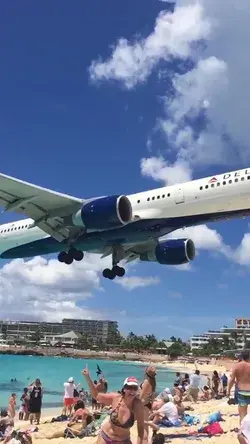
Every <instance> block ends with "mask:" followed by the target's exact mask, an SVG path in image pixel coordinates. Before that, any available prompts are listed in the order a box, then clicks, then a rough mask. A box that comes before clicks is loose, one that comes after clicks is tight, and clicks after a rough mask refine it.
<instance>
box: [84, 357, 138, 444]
mask: <svg viewBox="0 0 250 444" xmlns="http://www.w3.org/2000/svg"><path fill="white" fill-rule="evenodd" d="M82 374H83V376H84V377H85V378H86V381H87V384H88V386H89V389H90V392H91V396H92V397H93V398H94V399H96V400H97V402H99V403H100V404H104V405H106V406H111V407H112V410H111V413H110V415H109V417H108V419H107V420H105V421H104V422H103V424H102V426H101V430H100V434H99V437H98V443H99V444H115V443H116V444H118V443H119V444H132V442H131V439H130V429H131V428H132V427H133V425H134V423H135V421H136V422H137V434H138V437H137V444H142V442H143V434H144V410H143V404H142V402H141V400H140V399H139V398H138V396H137V395H138V389H139V384H138V381H137V379H136V378H134V377H133V376H130V377H128V378H126V379H125V381H124V383H123V387H122V390H121V393H117V392H112V393H100V392H98V390H97V387H96V386H95V385H94V383H93V381H92V379H91V377H90V374H89V371H88V368H87V366H86V368H85V369H84V370H83V371H82Z"/></svg>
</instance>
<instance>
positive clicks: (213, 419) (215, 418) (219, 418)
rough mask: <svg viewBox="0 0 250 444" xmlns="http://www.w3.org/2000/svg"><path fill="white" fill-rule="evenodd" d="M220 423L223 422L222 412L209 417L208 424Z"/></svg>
mask: <svg viewBox="0 0 250 444" xmlns="http://www.w3.org/2000/svg"><path fill="white" fill-rule="evenodd" d="M220 421H223V419H222V415H221V412H216V413H212V414H211V415H209V417H208V419H207V421H206V422H207V423H208V424H213V423H214V422H220Z"/></svg>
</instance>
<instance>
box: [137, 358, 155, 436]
mask: <svg viewBox="0 0 250 444" xmlns="http://www.w3.org/2000/svg"><path fill="white" fill-rule="evenodd" d="M155 377H156V370H155V367H153V366H150V367H147V368H146V372H145V378H144V381H143V383H142V384H141V391H140V399H141V401H142V403H143V405H144V421H145V422H144V437H143V443H144V444H147V443H148V431H149V429H148V420H149V415H150V412H151V410H152V404H153V400H154V397H155V390H156V378H155Z"/></svg>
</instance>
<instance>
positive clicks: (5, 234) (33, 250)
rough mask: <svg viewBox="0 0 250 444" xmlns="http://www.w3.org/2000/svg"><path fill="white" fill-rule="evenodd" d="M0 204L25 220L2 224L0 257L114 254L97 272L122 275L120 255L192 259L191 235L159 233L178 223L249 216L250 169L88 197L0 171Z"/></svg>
mask: <svg viewBox="0 0 250 444" xmlns="http://www.w3.org/2000/svg"><path fill="white" fill-rule="evenodd" d="M0 206H2V207H3V212H10V211H15V212H16V213H18V214H22V215H25V216H26V217H28V218H27V219H22V220H19V221H17V222H11V223H7V224H3V225H0V257H1V258H2V259H15V258H29V257H34V256H38V255H47V254H51V253H58V260H59V262H62V263H64V264H67V265H70V264H72V262H73V261H81V260H82V259H83V256H84V252H91V253H98V254H101V255H102V257H107V256H109V255H110V256H111V257H112V268H110V269H109V268H105V269H104V270H103V273H102V274H103V277H104V278H108V279H110V280H113V279H114V278H115V277H116V276H118V277H122V276H124V275H125V269H124V268H123V267H121V266H119V263H120V262H121V261H125V262H130V261H133V260H135V259H140V260H141V261H151V262H157V263H159V264H162V265H181V264H185V263H188V262H190V261H192V260H193V259H194V258H195V245H194V242H193V241H192V239H189V238H182V239H178V238H176V239H175V238H169V239H161V238H162V237H163V236H164V237H165V236H166V235H168V234H169V233H171V232H174V231H175V230H178V229H180V228H185V227H190V226H194V225H199V224H203V223H207V222H213V221H219V220H226V219H232V218H238V217H245V216H249V214H250V168H249V169H242V170H238V171H232V172H229V173H225V174H220V175H216V176H212V177H206V178H203V179H197V180H193V181H190V182H186V183H180V184H175V185H171V186H167V187H162V188H157V189H152V190H149V191H144V192H140V193H137V194H132V195H128V196H126V195H110V196H100V197H95V198H91V199H81V198H78V197H73V196H69V195H66V194H62V193H59V192H56V191H52V190H50V189H46V188H42V187H40V186H37V185H33V184H31V183H28V182H24V181H22V180H19V179H16V178H14V177H10V176H6V175H4V174H0Z"/></svg>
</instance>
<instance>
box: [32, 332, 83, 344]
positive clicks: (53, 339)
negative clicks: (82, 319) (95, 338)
mask: <svg viewBox="0 0 250 444" xmlns="http://www.w3.org/2000/svg"><path fill="white" fill-rule="evenodd" d="M80 337H81V335H80V334H79V333H75V332H74V331H69V332H68V333H63V334H61V335H44V337H43V339H42V340H41V341H40V343H41V344H43V343H44V344H46V343H49V344H51V345H52V346H55V345H57V344H61V345H62V346H64V347H74V346H75V345H76V343H77V341H78V339H79V338H80Z"/></svg>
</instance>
